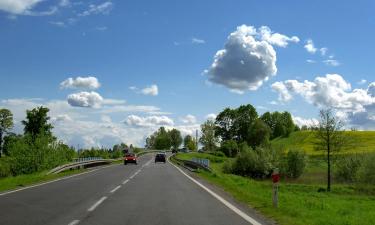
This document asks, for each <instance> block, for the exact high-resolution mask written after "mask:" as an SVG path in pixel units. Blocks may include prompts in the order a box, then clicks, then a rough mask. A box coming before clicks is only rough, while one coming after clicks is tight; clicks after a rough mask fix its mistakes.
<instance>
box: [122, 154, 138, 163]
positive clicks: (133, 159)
mask: <svg viewBox="0 0 375 225" xmlns="http://www.w3.org/2000/svg"><path fill="white" fill-rule="evenodd" d="M128 163H134V164H137V156H136V155H135V154H134V153H126V154H125V157H124V165H126V164H128Z"/></svg>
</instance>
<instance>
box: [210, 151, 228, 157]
mask: <svg viewBox="0 0 375 225" xmlns="http://www.w3.org/2000/svg"><path fill="white" fill-rule="evenodd" d="M207 153H208V154H210V155H214V156H218V157H225V154H224V153H223V152H220V151H214V152H207Z"/></svg>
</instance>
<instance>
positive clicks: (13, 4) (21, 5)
mask: <svg viewBox="0 0 375 225" xmlns="http://www.w3.org/2000/svg"><path fill="white" fill-rule="evenodd" d="M42 1H43V0H0V10H3V11H5V12H8V13H12V14H18V15H24V14H27V13H29V12H30V10H31V9H32V8H34V7H35V6H36V5H37V4H38V3H40V2H42Z"/></svg>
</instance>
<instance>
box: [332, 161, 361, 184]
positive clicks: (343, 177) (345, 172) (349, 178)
mask: <svg viewBox="0 0 375 225" xmlns="http://www.w3.org/2000/svg"><path fill="white" fill-rule="evenodd" d="M363 160H364V158H363V156H360V155H357V154H355V155H347V156H342V157H340V159H339V160H338V161H337V162H336V164H335V165H336V171H335V179H336V180H338V181H343V182H348V183H353V182H355V181H356V180H357V175H358V170H359V169H360V167H361V165H362V162H363Z"/></svg>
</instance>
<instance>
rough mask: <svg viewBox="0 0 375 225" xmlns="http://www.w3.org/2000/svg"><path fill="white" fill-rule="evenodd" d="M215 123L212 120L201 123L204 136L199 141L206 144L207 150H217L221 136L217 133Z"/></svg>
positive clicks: (205, 148)
mask: <svg viewBox="0 0 375 225" xmlns="http://www.w3.org/2000/svg"><path fill="white" fill-rule="evenodd" d="M215 127H216V126H215V123H214V121H212V120H207V121H206V122H204V124H202V125H201V131H202V136H201V137H200V139H199V142H200V143H201V144H202V145H203V146H204V150H205V151H215V150H216V148H217V143H219V138H218V137H217V136H216V135H215V129H216V128H215Z"/></svg>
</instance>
